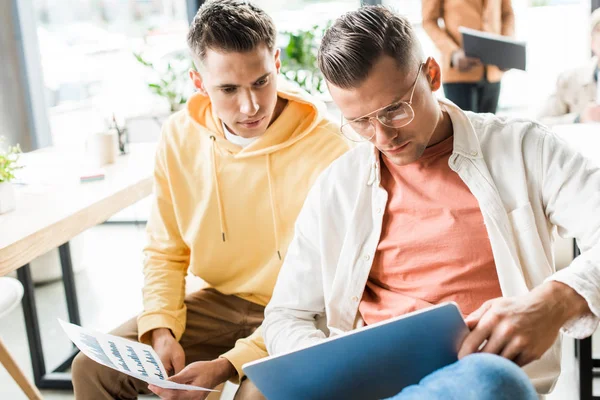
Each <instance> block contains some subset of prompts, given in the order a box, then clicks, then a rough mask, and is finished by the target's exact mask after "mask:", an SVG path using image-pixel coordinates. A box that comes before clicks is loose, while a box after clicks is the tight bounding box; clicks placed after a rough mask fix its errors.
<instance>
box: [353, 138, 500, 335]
mask: <svg viewBox="0 0 600 400" xmlns="http://www.w3.org/2000/svg"><path fill="white" fill-rule="evenodd" d="M452 145H453V137H450V138H448V139H446V140H444V141H442V142H440V143H438V144H436V145H434V146H431V147H428V148H427V149H426V150H425V152H424V154H423V156H422V157H421V158H420V159H418V160H417V161H415V162H413V163H411V164H407V165H404V166H400V167H399V166H396V165H394V164H393V163H392V162H391V161H389V160H388V159H387V158H386V157H385V156H382V163H381V184H382V186H383V188H384V189H385V190H386V191H387V192H388V196H389V197H388V202H387V205H386V209H385V214H384V217H383V227H382V232H381V238H380V242H379V245H378V247H377V252H376V254H375V258H374V260H373V266H372V268H371V272H370V274H369V279H368V282H367V285H366V288H365V291H364V293H363V297H362V300H361V303H360V305H359V311H360V314H361V316H362V317H363V319H364V321H365V322H366V323H367V324H373V323H376V322H379V321H382V320H385V319H388V318H392V317H395V316H399V315H402V314H405V313H408V312H411V311H415V310H419V309H421V308H425V307H429V306H431V305H434V304H439V303H442V302H445V301H454V302H456V303H457V304H458V306H459V307H460V309H461V312H462V314H463V316H466V315H468V314H470V313H472V312H473V311H475V310H476V309H478V308H479V307H480V306H481V305H482V304H483V303H484V302H485V301H487V300H489V299H492V298H496V297H501V296H502V293H501V291H500V284H499V281H498V275H497V272H496V266H495V263H494V257H493V255H492V249H491V245H490V241H489V238H488V235H487V231H486V228H485V225H484V223H483V215H482V214H481V210H480V209H479V204H478V203H477V199H475V197H474V196H473V194H472V193H471V192H470V191H469V189H468V187H467V186H466V185H465V183H464V182H463V181H462V180H461V179H460V177H459V176H458V174H456V173H455V172H454V171H452V170H451V169H450V167H449V166H448V160H449V158H450V155H451V154H452Z"/></svg>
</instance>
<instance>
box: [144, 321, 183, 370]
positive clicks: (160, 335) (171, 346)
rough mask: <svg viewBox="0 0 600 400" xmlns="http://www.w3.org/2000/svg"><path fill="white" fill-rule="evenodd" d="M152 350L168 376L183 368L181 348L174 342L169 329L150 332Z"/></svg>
mask: <svg viewBox="0 0 600 400" xmlns="http://www.w3.org/2000/svg"><path fill="white" fill-rule="evenodd" d="M152 348H153V349H154V351H156V354H158V356H159V357H160V361H162V363H163V365H164V366H165V369H166V371H167V374H169V376H171V375H174V374H177V373H179V371H181V370H182V369H183V367H185V353H184V351H183V347H181V345H180V344H179V342H178V341H177V340H175V338H174V337H173V334H172V333H171V330H170V329H167V328H158V329H154V330H153V331H152Z"/></svg>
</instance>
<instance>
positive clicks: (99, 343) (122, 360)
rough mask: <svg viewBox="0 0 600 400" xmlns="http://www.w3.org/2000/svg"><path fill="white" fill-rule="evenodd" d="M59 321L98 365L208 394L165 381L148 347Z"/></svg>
mask: <svg viewBox="0 0 600 400" xmlns="http://www.w3.org/2000/svg"><path fill="white" fill-rule="evenodd" d="M59 322H60V324H61V326H62V328H63V329H64V331H65V332H66V333H67V336H69V339H71V341H72V342H73V343H75V345H76V346H77V347H78V348H79V350H81V351H82V352H83V354H85V355H86V356H88V357H89V358H91V359H92V360H94V361H96V362H97V363H99V364H102V365H104V366H107V367H109V368H112V369H114V370H117V371H120V372H122V373H124V374H127V375H129V376H132V377H134V378H137V379H140V380H142V381H144V382H147V383H150V384H152V385H155V386H158V387H160V388H165V389H177V390H194V391H208V392H213V391H214V390H211V389H206V388H203V387H199V386H192V385H185V384H181V383H176V382H172V381H169V380H167V379H168V376H167V372H166V371H165V368H164V366H163V364H162V362H161V361H160V358H159V357H158V355H157V354H156V352H155V351H154V349H152V347H150V346H148V345H145V344H142V343H137V342H133V341H131V340H127V339H123V338H120V337H118V336H113V335H107V334H104V333H99V332H94V331H92V330H89V329H84V328H82V327H80V326H77V325H74V324H70V323H68V322H65V321H61V320H60V319H59Z"/></svg>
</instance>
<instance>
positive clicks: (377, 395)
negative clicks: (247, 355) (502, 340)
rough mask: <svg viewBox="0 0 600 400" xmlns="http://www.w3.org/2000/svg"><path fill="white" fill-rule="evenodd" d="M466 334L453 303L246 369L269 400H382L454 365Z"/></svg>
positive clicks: (259, 362)
mask: <svg viewBox="0 0 600 400" xmlns="http://www.w3.org/2000/svg"><path fill="white" fill-rule="evenodd" d="M467 333H468V328H467V326H466V325H465V323H464V321H463V319H462V316H461V314H460V311H459V309H458V307H457V306H456V304H455V303H444V304H440V305H438V306H434V307H431V308H428V309H425V310H421V311H417V312H415V313H411V314H407V315H404V316H401V317H398V318H394V319H390V320H387V321H383V322H381V323H378V324H374V325H371V326H368V327H365V328H362V329H359V330H356V331H353V332H351V333H348V334H346V335H342V336H337V337H334V338H331V339H327V340H326V341H324V342H322V343H319V344H317V345H315V346H312V347H308V348H305V349H302V350H298V351H294V352H291V353H287V354H282V355H278V356H272V357H268V358H264V359H262V360H258V361H255V362H252V363H248V364H245V365H244V366H243V370H244V372H245V373H246V375H247V376H248V377H249V378H250V379H251V380H252V382H254V384H255V385H256V386H257V387H258V388H259V389H260V391H261V392H262V393H263V394H264V395H265V396H266V397H267V399H269V400H296V399H297V400H317V399H323V400H325V399H327V400H333V399H344V400H354V399H356V400H369V399H384V398H387V397H391V396H393V395H395V394H397V393H399V392H400V391H401V390H402V389H403V388H405V387H406V386H409V385H412V384H416V383H418V382H419V381H420V380H421V379H422V378H424V377H425V376H427V375H429V374H430V373H432V372H434V371H436V370H438V369H440V368H442V367H444V366H446V365H449V364H452V363H453V362H455V361H457V354H458V349H459V346H460V344H461V343H462V341H463V339H464V337H465V336H466V335H467Z"/></svg>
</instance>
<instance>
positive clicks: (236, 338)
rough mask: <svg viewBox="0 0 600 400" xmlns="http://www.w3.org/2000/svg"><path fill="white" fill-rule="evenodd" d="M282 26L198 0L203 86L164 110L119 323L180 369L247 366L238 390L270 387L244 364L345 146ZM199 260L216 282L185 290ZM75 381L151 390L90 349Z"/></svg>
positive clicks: (240, 5) (192, 37)
mask: <svg viewBox="0 0 600 400" xmlns="http://www.w3.org/2000/svg"><path fill="white" fill-rule="evenodd" d="M275 37H276V30H275V26H274V24H273V21H272V20H271V18H270V17H269V16H268V15H266V14H265V13H264V11H262V10H260V9H259V8H257V7H255V6H254V5H252V4H249V3H247V2H245V1H238V0H219V1H208V2H206V3H205V4H204V5H203V6H202V7H201V8H200V10H199V11H198V14H197V15H196V17H195V19H194V21H193V23H192V25H191V27H190V32H189V35H188V44H189V47H190V49H191V52H192V55H193V57H194V60H195V63H196V65H197V67H198V72H196V71H191V72H190V77H191V79H192V81H193V82H194V85H195V87H196V88H197V89H198V92H197V93H196V94H195V95H194V96H193V97H191V98H190V100H189V101H188V103H187V107H186V109H185V110H182V111H180V112H177V113H175V114H174V115H173V116H172V117H171V118H169V120H168V121H167V122H166V124H165V126H164V128H163V133H162V137H161V139H160V142H159V145H158V150H157V155H156V167H155V194H154V206H153V210H152V214H151V216H150V218H149V221H148V227H147V233H148V239H149V243H148V245H147V247H146V248H145V256H146V257H145V262H144V275H145V282H144V289H143V297H144V311H143V312H142V314H141V315H140V316H139V317H137V320H136V319H133V320H131V321H129V322H127V323H126V324H124V325H122V326H121V327H119V328H117V329H116V331H115V332H113V333H115V334H117V335H120V336H123V337H127V338H129V339H132V340H139V341H141V342H144V343H148V344H151V345H152V347H153V348H154V349H155V350H156V352H157V353H158V355H159V356H160V358H161V360H162V362H163V363H164V365H165V368H166V369H167V370H169V371H170V373H172V374H175V375H174V376H173V377H172V378H171V379H172V380H174V381H177V382H181V383H189V384H192V385H197V386H203V387H208V388H213V387H216V386H217V385H219V384H220V383H222V382H225V381H226V380H228V379H233V380H241V385H240V389H239V390H238V393H237V394H236V398H237V399H257V398H262V395H261V394H260V393H259V392H258V390H257V389H256V388H255V387H254V386H253V385H252V384H251V383H250V382H249V381H248V380H245V379H244V380H242V378H243V372H242V369H241V366H242V365H243V364H244V363H246V362H248V361H252V360H256V359H259V358H262V357H264V356H266V355H267V353H266V350H265V347H264V343H263V339H262V336H261V333H260V330H257V328H258V327H259V326H260V324H261V323H262V320H263V315H264V306H265V305H266V304H267V303H268V301H269V300H270V298H271V294H272V290H273V287H274V285H275V281H276V279H277V275H278V273H279V269H280V267H281V264H282V259H283V258H284V256H285V254H286V250H287V247H288V244H289V242H290V240H291V239H292V236H293V230H294V222H295V220H296V217H297V215H298V213H299V211H300V208H301V206H302V204H303V203H304V199H305V197H306V195H307V193H308V190H309V188H310V186H311V185H312V183H313V182H314V181H315V179H316V178H317V176H318V175H319V174H320V172H321V171H323V170H324V169H325V168H326V167H327V166H328V165H329V164H330V163H331V162H332V161H333V160H334V159H336V158H337V157H338V156H340V155H341V154H343V153H344V152H345V151H346V150H347V145H346V142H345V141H344V140H343V139H342V138H341V137H340V136H338V135H337V131H338V128H337V126H335V124H333V123H331V122H330V121H328V120H327V119H326V118H325V117H324V115H323V112H322V109H321V108H320V106H318V105H317V104H315V102H313V101H312V100H311V99H310V98H308V97H307V96H305V95H304V94H303V93H301V92H299V91H296V90H292V89H288V88H287V87H283V86H284V85H282V82H278V81H277V75H278V72H279V69H280V65H281V63H280V59H279V50H278V49H276V48H275ZM188 271H190V272H192V273H193V274H194V275H196V276H199V277H200V278H202V279H203V280H204V281H205V282H206V283H207V288H205V289H202V290H200V291H198V292H195V293H192V294H190V295H188V296H187V297H186V296H185V277H186V274H187V273H188ZM186 365H187V367H186ZM73 385H74V390H75V396H76V398H77V399H113V398H119V399H133V398H136V397H137V395H138V394H139V393H149V389H148V386H147V384H145V383H144V382H141V381H139V380H136V379H134V378H131V377H129V376H127V375H125V374H121V373H119V372H116V371H113V370H111V369H109V368H106V367H103V366H101V365H99V364H97V363H95V362H93V361H91V360H90V359H88V358H87V357H85V356H84V355H83V354H79V355H78V356H77V357H76V359H75V361H74V363H73ZM150 389H151V390H152V391H154V392H155V393H157V394H159V395H160V396H161V397H164V398H194V399H203V398H205V396H206V394H205V393H204V394H200V395H199V392H189V393H187V392H182V391H168V390H162V389H160V388H156V387H153V386H152V387H150Z"/></svg>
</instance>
